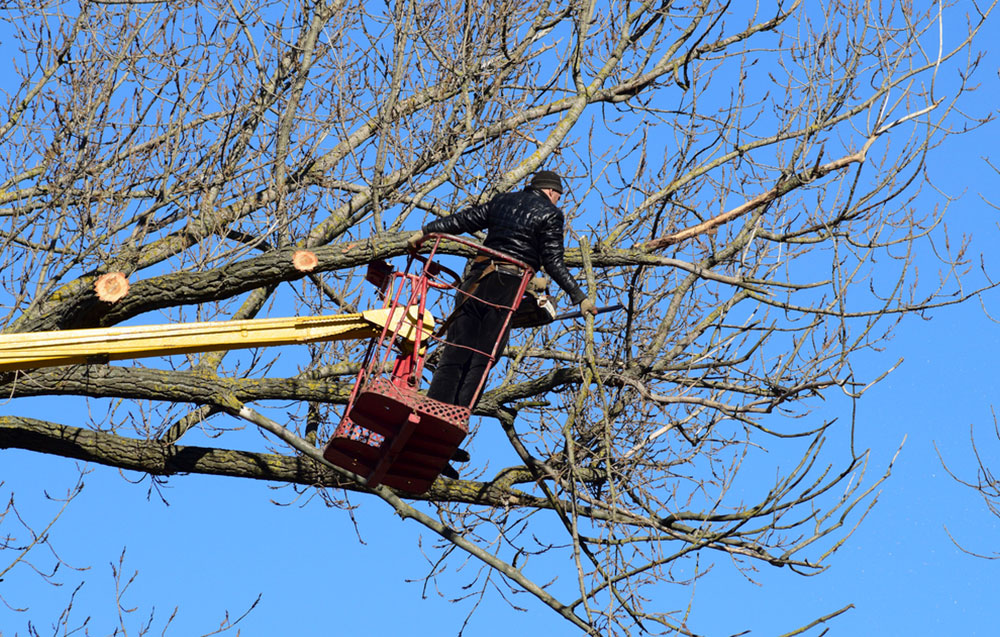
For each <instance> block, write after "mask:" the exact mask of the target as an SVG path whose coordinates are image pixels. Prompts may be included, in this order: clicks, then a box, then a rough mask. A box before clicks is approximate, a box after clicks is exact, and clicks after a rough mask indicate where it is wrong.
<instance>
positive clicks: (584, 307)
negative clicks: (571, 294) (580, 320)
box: [580, 299, 597, 316]
mask: <svg viewBox="0 0 1000 637" xmlns="http://www.w3.org/2000/svg"><path fill="white" fill-rule="evenodd" d="M580 311H581V312H583V313H584V314H586V313H587V312H590V313H591V314H593V315H594V316H597V308H596V307H595V306H594V302H593V301H591V300H590V299H584V300H582V301H580Z"/></svg>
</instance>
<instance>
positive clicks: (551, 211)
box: [490, 188, 563, 218]
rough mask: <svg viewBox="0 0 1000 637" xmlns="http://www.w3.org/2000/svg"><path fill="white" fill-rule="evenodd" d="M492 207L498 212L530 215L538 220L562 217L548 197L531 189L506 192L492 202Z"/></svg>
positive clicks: (560, 211) (557, 207)
mask: <svg viewBox="0 0 1000 637" xmlns="http://www.w3.org/2000/svg"><path fill="white" fill-rule="evenodd" d="M490 204H491V207H492V208H494V209H495V210H497V211H498V212H501V214H502V213H504V212H508V213H510V212H516V213H518V214H530V215H532V216H534V217H536V218H541V217H552V216H553V215H558V216H559V217H562V214H563V213H562V210H560V209H559V206H556V205H555V204H553V203H552V202H551V201H549V199H548V197H546V196H545V195H543V194H542V193H540V192H538V191H537V190H532V189H530V188H528V189H525V190H518V191H515V192H505V193H503V194H500V195H497V196H496V197H494V198H493V199H492V201H491V202H490Z"/></svg>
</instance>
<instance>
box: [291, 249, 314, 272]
mask: <svg viewBox="0 0 1000 637" xmlns="http://www.w3.org/2000/svg"><path fill="white" fill-rule="evenodd" d="M292 265H294V266H295V269H296V270H298V271H299V272H312V271H313V269H314V268H315V267H316V266H317V265H319V259H317V258H316V255H315V254H313V253H312V252H310V251H309V250H296V251H295V254H293V255H292Z"/></svg>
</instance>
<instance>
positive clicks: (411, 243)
mask: <svg viewBox="0 0 1000 637" xmlns="http://www.w3.org/2000/svg"><path fill="white" fill-rule="evenodd" d="M423 240H424V231H423V230H417V231H416V232H414V233H413V234H411V235H410V236H409V238H408V239H407V240H406V247H407V248H409V249H410V250H414V251H415V250H416V249H417V248H418V247H420V242H421V241H423Z"/></svg>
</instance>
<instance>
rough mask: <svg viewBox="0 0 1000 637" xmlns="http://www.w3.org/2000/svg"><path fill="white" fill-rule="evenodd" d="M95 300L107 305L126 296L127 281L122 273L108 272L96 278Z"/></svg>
mask: <svg viewBox="0 0 1000 637" xmlns="http://www.w3.org/2000/svg"><path fill="white" fill-rule="evenodd" d="M94 291H95V292H97V298H99V299H101V300H102V301H105V302H107V303H114V302H115V301H119V300H121V299H123V298H125V295H126V294H128V279H127V278H125V273H124V272H108V273H107V274H102V275H101V276H100V277H98V279H97V281H95V282H94Z"/></svg>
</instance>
